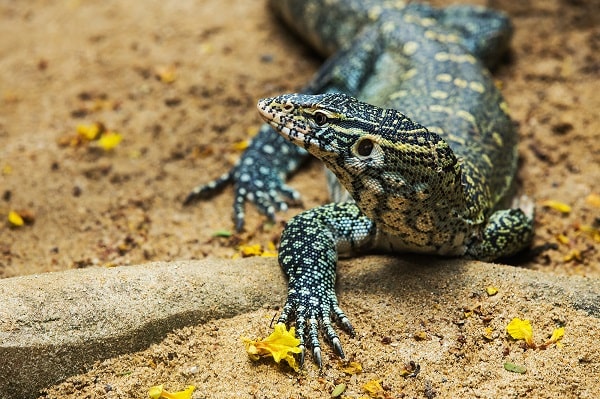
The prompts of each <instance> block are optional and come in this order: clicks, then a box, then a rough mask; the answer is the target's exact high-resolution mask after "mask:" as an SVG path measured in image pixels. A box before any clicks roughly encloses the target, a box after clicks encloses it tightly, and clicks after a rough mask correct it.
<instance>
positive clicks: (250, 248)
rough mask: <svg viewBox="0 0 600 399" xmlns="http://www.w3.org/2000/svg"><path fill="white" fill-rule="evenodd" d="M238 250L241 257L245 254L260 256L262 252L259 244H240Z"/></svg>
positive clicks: (245, 255)
mask: <svg viewBox="0 0 600 399" xmlns="http://www.w3.org/2000/svg"><path fill="white" fill-rule="evenodd" d="M240 252H241V254H242V256H243V257H247V256H260V255H261V254H262V252H263V250H262V247H261V245H260V244H254V245H241V246H240Z"/></svg>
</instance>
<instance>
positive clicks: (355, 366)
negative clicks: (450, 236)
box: [342, 362, 363, 374]
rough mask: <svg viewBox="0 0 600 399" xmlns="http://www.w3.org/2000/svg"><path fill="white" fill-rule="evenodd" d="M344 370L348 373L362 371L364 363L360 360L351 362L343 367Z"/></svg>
mask: <svg viewBox="0 0 600 399" xmlns="http://www.w3.org/2000/svg"><path fill="white" fill-rule="evenodd" d="M342 371H343V372H344V373H346V374H358V373H362V371H363V369H362V365H361V364H360V363H358V362H350V363H348V364H347V365H346V366H343V367H342Z"/></svg>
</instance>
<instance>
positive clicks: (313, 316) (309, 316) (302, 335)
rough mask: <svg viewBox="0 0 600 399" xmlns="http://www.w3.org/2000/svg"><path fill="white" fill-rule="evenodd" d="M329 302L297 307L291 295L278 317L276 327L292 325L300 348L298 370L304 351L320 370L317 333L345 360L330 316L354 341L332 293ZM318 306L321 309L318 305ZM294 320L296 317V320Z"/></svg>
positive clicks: (351, 330) (308, 301) (352, 334)
mask: <svg viewBox="0 0 600 399" xmlns="http://www.w3.org/2000/svg"><path fill="white" fill-rule="evenodd" d="M328 298H329V300H326V301H324V302H325V303H323V301H320V300H319V298H309V299H308V300H307V301H303V302H304V303H308V304H309V305H298V304H299V301H298V300H297V298H295V295H293V294H290V297H289V298H288V300H287V302H286V304H285V306H284V307H283V311H282V312H281V316H279V319H278V323H285V324H290V322H292V321H295V325H296V337H297V338H298V339H299V340H300V345H299V347H300V348H301V349H302V352H301V354H300V359H299V363H300V366H302V365H303V364H304V359H305V352H306V347H308V348H309V349H310V350H311V351H312V356H313V359H314V362H315V363H316V364H317V366H318V367H319V368H321V367H322V365H323V361H322V355H321V343H320V342H319V330H321V331H322V335H323V337H324V338H325V339H326V341H327V342H329V344H330V345H331V346H332V347H333V350H334V352H335V353H336V354H337V355H338V356H339V357H340V358H342V359H343V358H344V357H345V355H344V350H343V349H342V343H341V341H340V337H339V335H338V334H337V332H336V331H335V328H334V327H333V325H332V322H331V317H332V316H333V317H334V318H335V319H336V321H337V323H338V324H339V325H340V326H341V327H342V328H343V329H344V330H345V331H346V332H347V333H348V334H349V335H350V336H352V337H354V328H353V327H352V324H351V323H350V320H349V319H348V317H347V316H346V314H345V313H344V312H343V311H342V309H341V308H340V307H339V306H338V304H337V298H336V297H335V292H332V293H330V295H328ZM318 303H320V305H317V304H318ZM293 316H295V320H294V317H293Z"/></svg>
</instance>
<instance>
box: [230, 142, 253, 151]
mask: <svg viewBox="0 0 600 399" xmlns="http://www.w3.org/2000/svg"><path fill="white" fill-rule="evenodd" d="M249 145H250V142H249V141H248V140H242V141H237V142H235V143H233V144H232V145H231V147H232V148H233V149H234V150H236V151H244V150H245V149H246V148H248V146H249Z"/></svg>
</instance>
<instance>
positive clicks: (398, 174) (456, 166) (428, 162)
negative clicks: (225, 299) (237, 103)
mask: <svg viewBox="0 0 600 399" xmlns="http://www.w3.org/2000/svg"><path fill="white" fill-rule="evenodd" d="M271 5H272V7H273V8H274V10H275V11H276V12H277V13H278V14H279V15H280V16H281V17H282V19H284V20H285V21H286V22H287V23H288V24H289V25H290V26H291V28H292V29H294V30H295V31H296V32H297V33H298V34H299V35H301V36H302V37H303V38H306V40H307V41H308V42H309V43H310V44H311V45H312V46H313V47H315V49H317V50H318V51H320V52H321V53H322V54H324V55H331V57H330V58H329V59H328V60H327V62H326V63H325V64H324V65H323V66H322V68H321V69H320V70H319V72H318V73H317V74H316V75H315V77H314V79H313V80H312V81H311V82H310V83H309V84H308V85H307V86H306V87H305V88H304V89H303V90H302V94H293V95H283V96H279V97H275V98H271V99H265V100H261V101H260V102H259V110H260V112H261V115H262V116H263V118H265V120H266V121H267V122H268V124H270V126H271V127H268V126H269V125H265V126H263V128H262V129H261V132H260V133H259V135H258V136H257V137H256V138H255V139H254V140H253V142H252V144H251V146H250V148H249V150H248V151H247V152H246V153H245V154H244V155H243V156H242V159H241V160H240V162H239V163H238V164H237V165H236V166H235V167H234V168H233V170H232V171H231V172H229V173H228V174H225V175H224V176H223V177H222V178H221V179H220V180H217V183H213V184H212V186H211V184H209V185H207V186H205V187H204V188H197V189H195V191H194V192H193V193H192V194H190V197H189V198H190V199H193V198H195V197H197V196H198V193H201V195H204V194H206V193H207V192H209V191H211V189H215V188H218V187H221V186H223V185H224V184H225V183H227V182H229V181H233V182H234V185H235V187H236V192H237V195H236V201H235V204H234V209H235V220H236V226H237V227H238V228H241V227H242V223H243V203H244V201H245V200H246V199H248V200H251V201H253V202H255V203H256V204H257V206H258V208H259V209H260V210H261V211H263V212H264V213H265V214H267V215H268V216H269V217H273V215H274V212H275V210H276V209H281V208H283V207H285V205H284V204H285V202H284V201H283V197H288V198H292V199H297V198H298V194H297V193H296V192H295V191H293V190H291V189H289V188H288V187H287V186H285V184H284V181H285V177H286V176H287V174H289V173H291V172H292V171H293V170H295V168H296V167H298V165H300V163H301V161H302V160H303V158H304V157H305V155H306V154H307V153H311V154H312V155H314V156H316V157H317V158H319V159H321V160H322V161H323V162H324V163H325V165H326V166H327V167H328V168H329V170H331V172H333V173H334V174H335V175H336V176H337V178H338V179H339V181H340V183H341V184H342V185H343V186H344V187H345V189H346V190H348V192H349V193H350V195H351V197H352V198H353V200H350V201H348V202H345V203H341V204H335V203H334V204H329V205H326V206H323V207H318V208H315V209H311V210H308V211H305V212H303V213H302V214H300V215H298V216H296V217H295V218H293V219H292V220H291V221H290V222H289V224H288V225H287V226H286V229H285V230H284V233H283V236H282V239H281V244H280V249H279V261H280V264H281V266H282V268H283V270H284V272H285V273H286V275H287V276H288V278H289V295H288V299H287V301H286V304H285V306H284V309H283V312H282V314H281V317H280V318H279V321H281V322H286V323H289V322H292V321H295V323H296V327H297V329H296V331H297V334H298V336H299V338H301V339H302V345H303V346H304V345H305V343H306V345H308V346H309V347H311V348H312V351H313V355H314V357H315V360H316V362H317V363H318V364H319V365H320V364H321V350H320V343H319V324H321V326H322V329H323V332H324V335H325V337H326V338H327V339H328V340H329V341H330V342H331V343H332V345H333V347H334V349H335V350H336V352H337V353H338V354H339V355H340V356H343V351H342V347H341V343H340V339H339V337H338V335H337V333H336V332H335V330H334V328H333V326H332V324H331V321H330V319H331V316H335V317H336V319H337V320H338V321H339V322H340V324H341V325H342V326H343V327H344V328H345V329H346V330H348V331H349V332H350V333H352V326H351V324H350V322H349V320H348V317H347V316H346V315H345V314H344V313H343V311H342V310H341V308H340V307H339V305H338V302H337V298H336V295H335V291H334V284H335V275H336V272H335V269H336V263H337V257H338V255H339V254H354V253H360V252H365V251H369V250H375V249H377V250H385V251H389V252H420V253H431V254H440V255H449V256H461V255H462V256H467V257H470V258H476V259H482V260H492V259H496V258H498V257H502V256H507V255H511V254H513V253H515V252H517V251H519V250H520V249H522V248H524V247H525V246H527V245H528V244H529V242H530V240H531V237H532V234H533V222H532V211H531V210H529V211H528V212H527V213H528V214H525V212H523V211H522V210H520V209H501V207H502V205H503V203H504V202H503V201H504V200H505V197H506V196H507V194H508V191H509V188H510V187H511V185H512V180H513V176H514V174H515V170H516V164H517V151H516V146H517V133H516V132H515V130H514V128H513V125H512V123H511V121H510V118H509V117H508V115H507V106H506V104H505V103H504V101H503V99H502V97H501V95H500V93H499V92H498V90H497V88H496V87H495V85H494V83H493V81H492V78H491V76H490V74H489V72H488V71H487V67H489V66H492V65H493V63H494V62H495V61H496V60H497V59H498V58H499V57H500V55H501V54H502V52H503V51H504V50H505V49H506V47H507V44H508V40H509V38H510V35H511V27H510V23H509V21H508V20H507V18H506V17H505V16H504V15H502V14H500V13H497V12H494V11H491V10H486V9H482V8H477V7H468V6H456V7H448V8H446V9H442V10H437V9H433V8H431V7H428V6H426V5H419V4H412V3H411V4H410V5H407V6H402V7H400V6H397V2H392V1H385V0H380V1H374V0H372V1H360V0H337V1H331V0H329V1H326V0H308V1H301V0H273V1H272V2H271ZM317 93H327V94H319V95H317ZM357 99H358V100H357ZM359 100H360V101H359ZM273 130H275V131H277V132H278V133H279V134H280V135H276V134H275V133H274V132H273ZM211 187H212V188H211ZM332 192H339V190H338V189H336V188H335V187H334V189H333V190H332Z"/></svg>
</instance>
